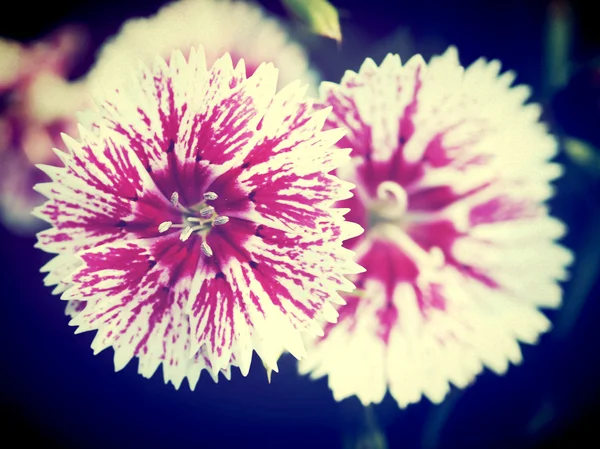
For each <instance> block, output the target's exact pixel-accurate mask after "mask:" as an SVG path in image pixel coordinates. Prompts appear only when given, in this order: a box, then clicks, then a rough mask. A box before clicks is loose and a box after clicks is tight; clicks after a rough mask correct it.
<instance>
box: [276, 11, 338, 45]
mask: <svg viewBox="0 0 600 449" xmlns="http://www.w3.org/2000/svg"><path fill="white" fill-rule="evenodd" d="M281 1H282V3H283V5H284V6H285V8H286V9H287V10H288V12H289V13H290V14H292V15H294V16H295V17H296V18H297V19H298V20H300V21H302V22H304V24H305V25H306V26H308V28H309V30H310V31H311V32H312V33H315V34H318V35H320V36H325V37H328V38H330V39H334V40H335V41H337V42H338V44H339V43H341V42H342V31H341V28H340V17H339V14H338V11H337V9H336V8H335V6H333V5H332V4H331V3H329V2H328V1H327V0H281Z"/></svg>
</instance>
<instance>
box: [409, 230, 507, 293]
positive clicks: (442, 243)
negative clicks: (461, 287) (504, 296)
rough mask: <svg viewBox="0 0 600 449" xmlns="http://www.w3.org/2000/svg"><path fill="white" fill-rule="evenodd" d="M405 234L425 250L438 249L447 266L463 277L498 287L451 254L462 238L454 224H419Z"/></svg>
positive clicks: (483, 274)
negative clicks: (455, 243) (455, 244)
mask: <svg viewBox="0 0 600 449" xmlns="http://www.w3.org/2000/svg"><path fill="white" fill-rule="evenodd" d="M407 233H408V234H409V235H410V236H411V237H412V238H413V239H414V241H415V242H417V243H418V244H419V245H420V246H422V247H423V248H425V249H426V250H428V251H429V250H430V249H431V248H433V247H438V248H439V249H440V250H441V251H442V252H443V254H444V258H445V260H446V264H447V265H452V266H454V267H455V268H456V269H458V270H459V271H460V272H461V273H462V274H463V275H464V276H468V277H471V278H473V279H475V280H477V281H479V282H481V283H483V284H484V285H486V286H487V287H490V288H499V285H498V284H497V283H496V282H495V281H494V280H493V279H492V278H491V277H490V276H488V275H487V274H486V273H482V272H481V270H478V269H476V268H475V267H472V266H468V265H465V264H463V263H461V262H460V261H458V260H457V259H456V258H455V257H454V255H453V253H452V246H453V245H454V242H455V241H456V239H458V238H459V237H461V236H463V235H464V234H461V233H460V232H458V231H457V230H456V228H455V226H454V224H453V223H452V222H451V221H449V220H439V221H434V222H431V223H420V224H418V225H415V226H411V227H409V228H408V229H407Z"/></svg>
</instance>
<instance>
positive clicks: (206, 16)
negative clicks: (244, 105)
mask: <svg viewBox="0 0 600 449" xmlns="http://www.w3.org/2000/svg"><path fill="white" fill-rule="evenodd" d="M200 46H202V47H203V48H204V53H205V56H206V62H207V65H208V66H209V67H210V66H211V65H212V64H213V63H214V62H215V61H216V60H217V58H219V57H220V56H222V55H223V54H224V53H229V54H230V55H231V58H232V60H233V62H234V64H236V63H237V61H239V60H240V59H244V63H245V65H246V75H247V76H250V75H251V74H252V73H254V71H255V70H256V68H257V67H258V66H259V65H260V64H262V63H263V62H271V63H273V64H274V65H275V67H276V68H277V69H278V70H279V87H282V86H285V85H287V84H289V83H291V82H292V81H296V80H298V79H299V80H301V81H302V82H303V83H307V84H309V89H311V88H312V86H316V85H317V84H318V83H317V75H316V73H315V72H314V71H313V70H311V69H310V68H309V61H308V57H307V55H306V52H305V51H304V49H303V48H302V47H301V46H300V45H299V44H298V43H295V42H293V41H292V40H291V38H290V36H289V35H288V32H287V31H286V29H285V28H284V26H283V24H281V23H280V22H279V20H277V18H276V17H274V16H270V15H268V14H267V13H266V12H265V11H264V10H263V9H262V8H261V7H260V5H257V4H253V3H249V2H243V1H231V0H179V1H175V2H173V3H170V4H168V5H166V6H164V7H163V8H161V9H160V10H159V11H158V12H157V13H156V14H155V15H153V16H151V17H148V18H134V19H131V20H129V21H127V22H126V23H125V24H124V25H123V26H122V28H121V30H120V31H119V33H118V34H117V35H116V36H115V37H114V38H113V39H111V40H110V41H109V42H107V43H106V44H105V45H104V47H103V48H102V50H101V51H100V54H99V56H98V61H97V63H96V65H95V66H94V67H93V68H92V69H91V70H90V74H89V76H88V79H89V80H90V85H91V86H92V88H93V86H95V85H96V84H100V85H102V86H113V85H115V83H119V82H120V80H121V79H122V78H123V77H127V76H128V73H129V68H131V67H132V66H135V64H134V63H135V61H137V60H138V59H141V60H142V61H144V62H145V63H148V64H150V63H151V62H152V61H154V57H155V55H160V56H162V57H163V58H164V59H165V60H166V61H167V62H168V58H169V56H170V55H171V52H172V51H174V50H180V51H181V52H183V54H184V56H186V55H187V53H188V52H189V51H190V49H191V48H192V47H193V48H198V47H200Z"/></svg>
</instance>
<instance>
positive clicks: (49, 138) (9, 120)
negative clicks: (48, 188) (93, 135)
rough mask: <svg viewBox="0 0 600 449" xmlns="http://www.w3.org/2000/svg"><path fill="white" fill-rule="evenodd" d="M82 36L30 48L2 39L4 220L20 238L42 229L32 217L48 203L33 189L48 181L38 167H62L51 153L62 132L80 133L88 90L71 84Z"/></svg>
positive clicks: (66, 31) (0, 193)
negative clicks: (80, 117) (80, 116)
mask: <svg viewBox="0 0 600 449" xmlns="http://www.w3.org/2000/svg"><path fill="white" fill-rule="evenodd" d="M83 35H84V33H83V31H82V30H81V29H79V28H74V27H66V28H62V29H60V30H58V31H56V32H55V33H53V34H52V35H50V36H48V37H47V38H45V39H43V40H41V41H37V42H34V43H31V44H27V45H24V44H21V43H18V42H14V41H11V40H7V39H0V56H1V57H0V103H1V104H0V219H1V221H2V222H3V224H4V225H5V226H7V227H9V228H10V229H11V230H12V231H14V232H16V233H22V234H27V233H32V232H34V231H36V230H39V229H40V227H41V225H42V224H43V223H42V222H40V221H39V220H38V219H36V218H35V217H33V216H32V215H31V210H32V209H33V208H34V207H35V206H39V205H40V204H42V202H43V201H44V199H43V197H42V196H41V195H39V194H38V193H37V192H35V191H33V186H34V185H35V184H36V183H38V182H41V181H44V180H46V179H47V178H46V177H45V175H44V174H43V173H42V172H40V171H39V170H37V169H36V168H35V166H34V164H38V163H45V164H54V163H58V158H57V157H56V155H55V154H54V153H53V152H52V147H59V148H63V145H62V140H61V138H60V134H61V132H74V131H76V118H75V113H76V111H77V110H79V109H81V108H85V107H86V105H87V101H88V96H87V93H86V90H85V86H84V84H83V83H81V82H70V81H68V79H67V78H68V76H69V75H70V72H71V68H72V65H73V63H74V61H75V60H76V58H77V56H78V55H79V53H80V52H81V50H82V42H84V40H83V39H82V37H83Z"/></svg>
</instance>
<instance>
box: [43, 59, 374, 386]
mask: <svg viewBox="0 0 600 449" xmlns="http://www.w3.org/2000/svg"><path fill="white" fill-rule="evenodd" d="M276 86H277V69H276V68H274V67H273V65H272V64H263V65H261V66H259V67H258V68H257V69H256V71H255V72H254V74H253V75H252V76H250V77H248V78H247V77H246V69H245V66H244V62H243V60H242V61H240V62H239V63H238V64H237V66H235V68H234V66H233V65H232V61H231V58H230V57H229V55H227V54H226V55H224V56H223V57H222V58H220V59H218V60H217V61H216V62H215V63H214V65H213V66H212V68H210V69H207V68H206V65H205V58H204V55H203V54H202V53H201V52H200V53H198V54H197V53H196V52H195V51H194V50H192V51H191V52H190V53H189V60H187V61H186V58H185V57H184V56H183V54H182V53H181V52H176V53H173V55H172V56H171V57H170V63H169V64H167V63H165V61H164V60H163V59H162V58H160V57H158V58H157V59H155V62H154V64H153V67H152V69H148V68H142V69H140V71H139V72H137V75H135V76H133V75H132V76H130V83H128V84H125V85H123V86H122V87H121V88H120V89H118V90H116V91H110V92H106V93H105V96H104V98H102V99H98V111H99V112H98V113H97V114H96V115H95V116H92V117H91V118H89V117H88V118H89V123H92V124H93V126H92V127H91V129H85V128H84V127H83V126H81V127H80V139H79V140H78V141H77V140H74V139H71V138H68V137H65V141H66V144H67V146H68V148H69V150H70V151H69V153H68V154H65V153H62V152H57V153H58V155H59V156H60V158H61V159H62V161H63V163H64V168H62V167H61V168H56V167H49V166H45V167H42V168H43V169H44V170H45V171H46V173H47V174H48V175H49V176H50V177H51V178H52V180H53V182H52V183H48V184H41V185H38V186H37V189H38V190H39V191H40V192H42V193H44V195H46V196H47V197H48V198H49V201H48V202H46V203H45V204H44V205H43V206H42V207H40V208H39V209H38V210H37V211H36V214H37V215H38V216H39V217H41V218H43V219H45V220H47V221H49V222H50V223H51V224H52V225H53V226H52V228H50V229H48V230H46V231H42V232H41V233H39V234H38V239H39V241H38V245H37V246H39V247H40V248H42V249H44V250H45V251H48V252H51V253H57V254H58V255H57V256H56V257H55V258H54V259H53V260H51V261H50V262H49V263H48V265H47V266H45V267H44V268H43V270H44V271H48V272H49V274H48V276H47V278H46V283H47V284H58V286H57V288H56V290H55V292H63V291H64V293H63V295H62V298H63V299H66V300H71V301H74V302H71V303H70V304H69V308H68V310H67V312H68V313H69V314H71V315H72V316H73V319H72V321H71V324H72V325H74V326H77V327H78V330H77V332H84V331H90V330H97V331H98V332H97V334H96V337H95V339H94V342H93V345H92V346H93V349H94V350H95V351H96V352H98V351H101V350H103V349H105V348H107V347H109V346H112V347H113V348H114V350H115V368H116V369H117V370H118V369H120V368H122V367H123V366H125V365H126V364H127V363H128V362H129V361H130V360H131V359H132V358H133V357H137V358H139V372H140V374H142V375H144V376H146V377H149V376H151V375H152V374H153V373H154V372H155V370H156V369H157V367H158V366H159V365H160V364H162V365H163V374H164V379H165V382H172V383H173V384H174V385H175V386H176V387H179V385H180V384H181V382H182V381H183V379H184V378H186V377H187V378H188V380H189V383H190V385H191V386H192V388H193V386H194V385H195V383H196V381H197V380H198V376H199V374H200V372H201V370H202V369H207V370H208V371H209V372H210V373H211V374H212V375H213V377H214V378H215V379H216V376H217V375H218V373H219V372H220V371H221V372H224V373H228V372H229V369H230V367H231V366H232V365H235V366H239V367H240V370H241V372H242V373H243V374H244V375H245V374H246V373H247V372H248V370H249V367H250V361H251V357H252V352H253V350H254V351H256V352H257V353H258V355H259V356H260V357H261V358H262V360H263V361H264V363H265V364H266V365H267V366H268V367H269V368H273V369H277V359H278V357H279V355H280V354H281V352H282V349H284V350H287V351H289V352H290V353H292V354H293V355H294V356H296V357H302V356H303V355H304V346H303V343H302V338H301V335H302V334H307V335H319V334H321V335H322V328H321V325H320V323H322V322H323V319H325V320H334V319H335V318H336V316H337V314H336V312H335V309H334V308H333V306H332V305H331V303H332V302H333V303H339V302H341V298H340V297H339V295H338V293H337V291H338V290H340V291H351V290H352V289H353V288H354V286H353V285H352V283H351V282H349V281H348V280H347V278H346V277H345V275H346V274H348V273H356V272H357V271H358V270H360V268H359V267H358V266H357V265H356V264H355V263H354V261H353V256H354V254H353V253H352V251H350V250H348V249H345V248H343V246H342V243H343V240H344V239H347V238H353V237H354V236H356V235H357V234H359V233H360V232H361V231H362V230H361V228H360V227H359V226H358V225H356V224H354V223H350V222H346V221H345V220H344V218H343V213H344V212H345V211H344V210H339V209H336V208H334V204H335V203H336V202H338V201H339V200H342V199H345V198H348V197H349V196H351V193H350V188H351V187H352V184H350V183H347V182H344V181H341V180H339V179H338V178H337V177H335V176H333V175H330V174H329V173H330V172H331V171H332V170H334V169H336V168H337V167H338V166H340V165H341V164H344V163H347V161H348V160H349V152H350V150H347V151H340V150H339V149H337V148H336V147H335V143H336V142H337V141H338V140H339V139H340V137H341V136H342V135H343V131H340V130H328V131H322V127H323V125H324V122H325V118H326V116H327V113H328V111H327V110H324V111H314V109H313V108H312V103H311V102H310V101H309V100H305V98H304V95H305V90H306V88H303V87H301V86H300V84H299V83H297V82H296V83H292V84H290V85H288V86H287V87H285V88H283V89H282V90H280V91H279V92H278V93H276Z"/></svg>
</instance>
